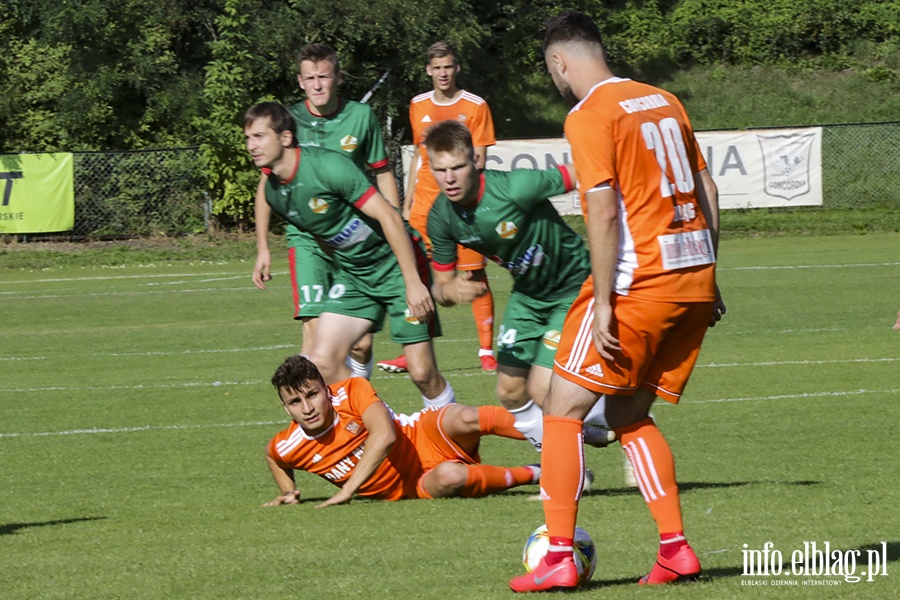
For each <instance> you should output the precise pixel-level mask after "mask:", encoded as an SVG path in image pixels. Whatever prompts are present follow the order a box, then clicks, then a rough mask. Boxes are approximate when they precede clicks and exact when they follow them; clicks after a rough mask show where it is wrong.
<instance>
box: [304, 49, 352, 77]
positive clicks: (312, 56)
mask: <svg viewBox="0 0 900 600" xmlns="http://www.w3.org/2000/svg"><path fill="white" fill-rule="evenodd" d="M304 60H308V61H310V62H314V63H317V62H321V61H323V60H325V61H328V62H330V63H331V64H332V66H334V74H335V75H340V73H341V63H340V61H339V60H338V55H337V52H335V51H334V48H332V47H331V46H329V45H328V44H319V43H318V42H310V43H309V44H306V45H305V46H303V47H302V48H300V53H299V54H298V55H297V72H298V73H299V72H300V63H302V62H303V61H304Z"/></svg>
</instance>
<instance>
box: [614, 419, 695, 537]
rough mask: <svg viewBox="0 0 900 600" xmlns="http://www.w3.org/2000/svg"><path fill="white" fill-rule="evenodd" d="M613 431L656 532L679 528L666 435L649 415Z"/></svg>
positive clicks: (671, 461)
mask: <svg viewBox="0 0 900 600" xmlns="http://www.w3.org/2000/svg"><path fill="white" fill-rule="evenodd" d="M615 431H616V434H618V436H619V440H620V441H621V443H622V448H623V449H624V450H625V454H626V455H627V456H628V460H629V461H630V462H631V465H632V467H633V468H634V476H635V478H636V479H637V481H638V487H639V488H640V490H641V494H642V495H643V496H644V501H645V502H646V503H647V507H648V508H649V509H650V514H651V515H653V519H654V520H655V521H656V527H657V528H658V529H659V533H660V535H662V534H669V533H673V532H681V531H682V530H683V529H684V525H683V523H682V519H681V500H680V498H679V496H678V484H677V483H676V482H675V461H674V459H673V457H672V450H671V449H670V448H669V443H668V442H666V438H665V437H663V434H662V432H661V431H660V430H659V428H658V427H657V426H656V424H655V423H654V422H653V419H650V418H647V419H644V420H643V421H641V422H639V423H635V424H634V425H629V426H628V427H623V428H619V429H616V430H615ZM676 550H677V549H676Z"/></svg>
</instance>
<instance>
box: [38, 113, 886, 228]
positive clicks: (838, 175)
mask: <svg viewBox="0 0 900 600" xmlns="http://www.w3.org/2000/svg"><path fill="white" fill-rule="evenodd" d="M823 129H824V132H823V139H822V158H823V181H822V184H823V191H824V206H823V207H822V208H820V209H818V210H822V209H824V210H828V209H835V208H853V209H861V208H867V207H871V208H884V207H890V208H896V207H898V206H900V153H897V152H896V151H895V146H896V143H897V140H900V122H895V123H871V124H858V125H825V126H823ZM389 152H390V154H391V156H392V159H393V165H394V169H395V173H396V175H397V182H398V185H399V187H400V190H401V194H402V193H403V191H404V189H405V186H406V181H405V179H404V176H403V171H402V166H401V164H402V161H401V154H400V153H401V146H400V144H398V143H396V142H394V143H391V144H389ZM74 156H75V227H74V229H73V230H72V231H71V232H66V233H63V234H56V235H54V236H52V237H53V238H55V239H59V238H60V237H69V238H76V239H79V238H80V239H84V238H93V239H111V238H129V237H143V236H151V235H160V234H163V235H169V236H172V235H183V234H190V233H200V232H206V231H209V229H210V226H211V220H212V219H215V217H214V216H212V215H210V199H209V196H208V195H207V194H206V192H205V191H204V190H205V188H204V184H203V179H202V177H201V172H200V157H199V152H198V150H197V149H196V148H182V149H170V150H148V151H141V152H90V153H76V154H75V155H74ZM248 201H250V199H248ZM45 235H46V234H45ZM41 237H42V238H44V236H41ZM47 237H51V236H47ZM32 239H34V238H33V236H32Z"/></svg>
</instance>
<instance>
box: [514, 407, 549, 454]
mask: <svg viewBox="0 0 900 600" xmlns="http://www.w3.org/2000/svg"><path fill="white" fill-rule="evenodd" d="M508 410H509V412H511V413H512V416H514V417H515V418H516V422H515V423H514V424H513V427H515V428H516V429H517V430H519V432H520V433H521V434H522V435H524V436H525V439H527V440H528V441H529V442H531V445H532V446H534V449H535V450H537V451H538V452H540V451H541V444H542V443H543V441H544V411H543V410H541V407H540V406H538V405H537V403H536V402H535V401H534V400H529V401H528V403H527V404H526V405H525V406H522V407H520V408H513V409H508Z"/></svg>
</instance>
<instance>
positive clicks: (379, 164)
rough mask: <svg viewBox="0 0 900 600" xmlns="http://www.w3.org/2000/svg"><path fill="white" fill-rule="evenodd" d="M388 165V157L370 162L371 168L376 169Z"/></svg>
mask: <svg viewBox="0 0 900 600" xmlns="http://www.w3.org/2000/svg"><path fill="white" fill-rule="evenodd" d="M386 166H388V159H386V158H385V159H384V160H379V161H378V162H374V163H369V168H370V169H374V170H378V169H383V168H384V167H386Z"/></svg>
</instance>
